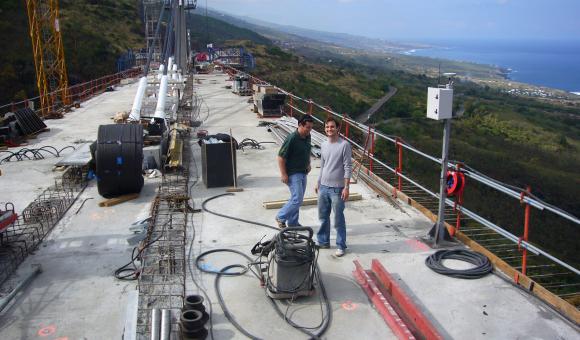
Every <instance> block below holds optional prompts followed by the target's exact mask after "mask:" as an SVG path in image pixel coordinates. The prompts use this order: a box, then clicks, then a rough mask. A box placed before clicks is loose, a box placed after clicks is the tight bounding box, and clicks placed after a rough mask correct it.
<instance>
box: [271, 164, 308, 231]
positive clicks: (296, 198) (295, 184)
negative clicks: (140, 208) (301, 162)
mask: <svg viewBox="0 0 580 340" xmlns="http://www.w3.org/2000/svg"><path fill="white" fill-rule="evenodd" d="M288 189H290V199H289V200H288V202H286V204H284V206H283V207H282V209H280V211H278V215H276V219H277V220H278V221H282V222H286V221H288V226H289V227H296V226H298V225H299V223H298V214H299V212H300V206H301V205H302V200H304V192H305V191H306V174H305V173H296V174H292V175H290V176H288Z"/></svg>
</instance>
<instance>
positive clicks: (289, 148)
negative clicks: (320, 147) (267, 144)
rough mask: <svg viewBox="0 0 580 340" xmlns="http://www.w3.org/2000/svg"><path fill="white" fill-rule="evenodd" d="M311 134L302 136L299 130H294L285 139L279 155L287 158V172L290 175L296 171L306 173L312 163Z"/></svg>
mask: <svg viewBox="0 0 580 340" xmlns="http://www.w3.org/2000/svg"><path fill="white" fill-rule="evenodd" d="M311 148H312V145H311V144H310V135H308V136H307V137H305V138H302V137H300V134H299V133H298V130H296V131H294V132H293V133H291V134H290V135H288V137H287V138H286V140H285V141H284V144H282V147H281V148H280V151H278V156H280V157H282V158H284V159H285V160H286V172H287V173H288V176H290V175H292V174H295V173H306V172H307V170H308V165H310V149H311Z"/></svg>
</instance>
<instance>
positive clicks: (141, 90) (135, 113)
mask: <svg viewBox="0 0 580 340" xmlns="http://www.w3.org/2000/svg"><path fill="white" fill-rule="evenodd" d="M146 89H147V77H146V76H145V77H141V78H140V79H139V87H138V88H137V93H136V94H135V99H133V106H132V107H131V113H130V114H129V121H132V122H138V121H139V120H140V119H141V105H142V104H143V96H144V95H145V90H146Z"/></svg>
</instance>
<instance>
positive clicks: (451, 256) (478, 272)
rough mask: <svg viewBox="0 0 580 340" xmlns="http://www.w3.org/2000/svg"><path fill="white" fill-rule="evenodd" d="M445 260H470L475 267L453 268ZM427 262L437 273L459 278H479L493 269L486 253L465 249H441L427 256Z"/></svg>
mask: <svg viewBox="0 0 580 340" xmlns="http://www.w3.org/2000/svg"><path fill="white" fill-rule="evenodd" d="M443 260H459V261H464V262H469V263H471V264H473V265H475V268H470V269H451V268H448V267H445V266H444V265H443ZM425 264H426V265H427V267H429V268H431V270H433V271H434V272H436V273H439V274H441V275H447V276H451V277H455V278H458V279H470V280H472V279H479V278H480V277H483V276H485V275H487V274H489V273H491V272H492V271H493V266H492V264H491V262H490V261H489V259H488V258H487V257H486V256H485V255H483V254H480V253H478V252H474V251H471V250H465V249H452V250H439V251H437V252H435V253H434V254H432V255H431V256H429V257H428V258H426V259H425Z"/></svg>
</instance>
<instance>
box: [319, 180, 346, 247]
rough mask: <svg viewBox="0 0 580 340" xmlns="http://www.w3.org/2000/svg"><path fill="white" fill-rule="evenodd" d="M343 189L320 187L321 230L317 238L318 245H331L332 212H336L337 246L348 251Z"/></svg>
mask: <svg viewBox="0 0 580 340" xmlns="http://www.w3.org/2000/svg"><path fill="white" fill-rule="evenodd" d="M342 189H343V188H333V187H327V186H325V185H320V187H319V188H318V218H319V219H320V229H318V233H317V234H316V237H317V239H318V244H320V245H329V244H330V211H331V210H334V228H335V229H336V246H337V247H338V248H340V249H343V250H344V249H346V222H345V220H344V201H343V200H342V198H341V197H340V196H341V194H342Z"/></svg>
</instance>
